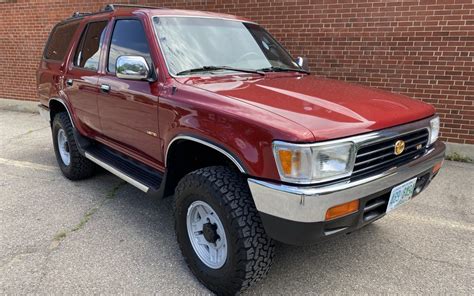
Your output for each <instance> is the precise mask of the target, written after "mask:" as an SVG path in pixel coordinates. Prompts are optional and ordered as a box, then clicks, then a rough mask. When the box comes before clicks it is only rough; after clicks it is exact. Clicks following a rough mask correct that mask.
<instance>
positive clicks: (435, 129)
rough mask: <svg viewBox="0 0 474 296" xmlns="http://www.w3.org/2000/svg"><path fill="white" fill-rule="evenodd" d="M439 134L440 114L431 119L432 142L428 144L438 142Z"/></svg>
mask: <svg viewBox="0 0 474 296" xmlns="http://www.w3.org/2000/svg"><path fill="white" fill-rule="evenodd" d="M438 136H439V116H436V117H435V118H433V119H431V121H430V142H429V143H428V145H431V144H433V143H434V142H436V140H438Z"/></svg>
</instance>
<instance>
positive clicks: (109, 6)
mask: <svg viewBox="0 0 474 296" xmlns="http://www.w3.org/2000/svg"><path fill="white" fill-rule="evenodd" d="M120 7H125V8H127V7H129V8H151V9H159V8H160V7H156V6H144V5H137V4H107V5H105V7H104V11H113V10H115V9H117V8H120Z"/></svg>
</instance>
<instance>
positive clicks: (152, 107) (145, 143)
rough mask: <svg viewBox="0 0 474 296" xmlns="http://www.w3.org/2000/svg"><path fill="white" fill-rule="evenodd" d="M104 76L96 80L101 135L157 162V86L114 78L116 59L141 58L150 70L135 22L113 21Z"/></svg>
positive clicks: (147, 49)
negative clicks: (123, 57) (126, 57)
mask: <svg viewBox="0 0 474 296" xmlns="http://www.w3.org/2000/svg"><path fill="white" fill-rule="evenodd" d="M109 44H110V45H109V48H108V55H107V61H106V69H105V70H106V71H105V75H103V76H101V77H100V78H99V89H100V93H99V95H98V97H99V98H98V106H99V117H100V122H101V126H102V133H103V135H104V136H105V137H106V138H107V140H109V141H111V142H115V144H118V145H119V146H122V147H124V148H126V149H129V150H131V151H132V152H133V153H135V154H138V155H140V156H144V157H146V158H148V159H151V160H159V159H160V158H161V156H160V151H161V150H160V140H159V134H158V133H159V131H158V83H157V82H148V81H145V80H143V81H138V80H128V79H121V78H118V77H116V74H115V66H116V62H117V58H118V57H119V56H142V57H144V58H145V60H146V61H147V63H148V66H149V68H150V69H151V67H152V60H151V56H150V47H149V43H148V40H147V38H146V34H145V31H144V28H143V24H142V22H141V21H140V20H139V19H118V20H115V23H114V26H113V31H112V34H111V40H110V43H109Z"/></svg>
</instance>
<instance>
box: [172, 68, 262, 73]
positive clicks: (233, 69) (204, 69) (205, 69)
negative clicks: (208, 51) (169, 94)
mask: <svg viewBox="0 0 474 296" xmlns="http://www.w3.org/2000/svg"><path fill="white" fill-rule="evenodd" d="M216 70H229V71H236V72H244V73H253V74H259V75H265V73H264V72H263V71H260V70H251V69H240V68H234V67H228V66H203V67H199V68H194V69H188V70H184V71H181V72H178V73H176V75H188V74H193V73H198V72H208V71H216Z"/></svg>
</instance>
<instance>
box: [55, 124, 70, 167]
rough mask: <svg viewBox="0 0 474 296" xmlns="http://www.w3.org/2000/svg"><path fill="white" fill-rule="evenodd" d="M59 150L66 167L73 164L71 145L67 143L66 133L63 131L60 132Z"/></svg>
mask: <svg viewBox="0 0 474 296" xmlns="http://www.w3.org/2000/svg"><path fill="white" fill-rule="evenodd" d="M58 150H59V155H61V160H62V161H63V163H64V165H65V166H68V165H69V164H70V163H71V154H70V153H69V143H68V141H67V137H66V132H65V131H64V130H63V129H60V130H59V131H58Z"/></svg>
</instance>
